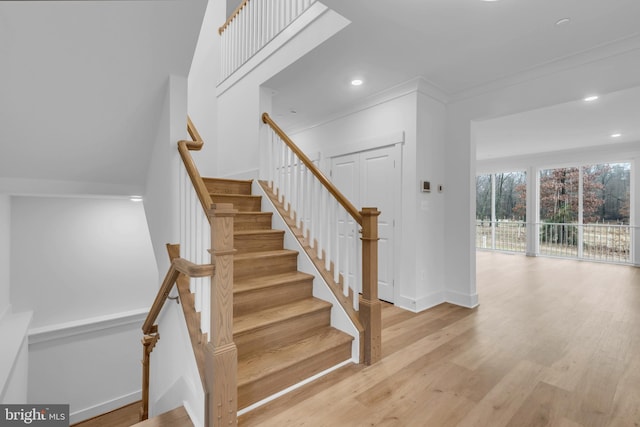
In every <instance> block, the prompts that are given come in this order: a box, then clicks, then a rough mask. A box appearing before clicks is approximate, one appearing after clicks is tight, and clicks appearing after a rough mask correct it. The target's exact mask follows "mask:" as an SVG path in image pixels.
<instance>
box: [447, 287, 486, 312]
mask: <svg viewBox="0 0 640 427" xmlns="http://www.w3.org/2000/svg"><path fill="white" fill-rule="evenodd" d="M445 301H446V302H448V303H451V304H455V305H459V306H461V307H466V308H476V307H477V306H478V305H479V302H478V294H477V293H475V294H462V293H460V292H455V291H445Z"/></svg>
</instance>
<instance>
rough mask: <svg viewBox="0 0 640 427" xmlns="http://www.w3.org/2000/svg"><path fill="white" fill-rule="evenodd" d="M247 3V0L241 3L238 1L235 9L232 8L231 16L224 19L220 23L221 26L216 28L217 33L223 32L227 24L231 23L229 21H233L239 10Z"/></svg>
mask: <svg viewBox="0 0 640 427" xmlns="http://www.w3.org/2000/svg"><path fill="white" fill-rule="evenodd" d="M247 3H249V0H244V1H243V2H242V3H240V6H238V7H236V10H234V11H233V13H232V14H231V16H229V17H228V18H227V20H226V21H225V23H224V24H222V27H220V28H218V34H222V33H224V30H226V29H227V27H228V26H229V24H231V21H233V20H234V19H235V18H236V16H238V14H239V13H240V11H241V10H242V9H243V8H244V7H245V6H246V5H247Z"/></svg>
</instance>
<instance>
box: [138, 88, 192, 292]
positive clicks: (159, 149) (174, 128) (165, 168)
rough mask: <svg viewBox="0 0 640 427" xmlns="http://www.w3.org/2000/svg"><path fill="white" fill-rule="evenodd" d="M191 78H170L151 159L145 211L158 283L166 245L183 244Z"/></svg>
mask: <svg viewBox="0 0 640 427" xmlns="http://www.w3.org/2000/svg"><path fill="white" fill-rule="evenodd" d="M186 126H187V79H186V78H184V77H178V76H170V77H169V79H168V81H167V87H166V94H165V99H164V104H163V108H162V114H161V119H160V124H159V126H158V131H157V134H156V141H155V143H154V146H153V151H152V153H151V157H150V159H149V169H148V171H149V172H148V174H147V182H146V190H145V195H144V209H145V213H146V216H147V222H148V224H149V232H150V234H151V242H152V244H153V251H154V254H155V258H156V264H157V268H158V283H157V285H159V283H160V281H161V280H162V279H163V278H164V275H165V274H166V273H167V271H168V269H169V264H170V262H169V256H168V255H167V249H166V246H165V245H166V244H167V243H170V244H174V243H179V242H180V234H179V229H180V228H179V221H180V203H179V201H180V199H179V194H178V184H179V175H178V166H179V162H181V161H182V160H181V159H180V155H179V154H178V141H179V140H181V139H189V134H188V133H187V128H186Z"/></svg>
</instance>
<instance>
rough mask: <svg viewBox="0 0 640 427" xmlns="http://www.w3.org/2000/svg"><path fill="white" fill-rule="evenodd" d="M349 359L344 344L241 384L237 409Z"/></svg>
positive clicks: (349, 356) (348, 353) (347, 350)
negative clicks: (282, 369)
mask: <svg viewBox="0 0 640 427" xmlns="http://www.w3.org/2000/svg"><path fill="white" fill-rule="evenodd" d="M350 358H351V343H346V344H343V345H340V346H338V347H334V348H331V349H329V350H327V351H325V352H324V353H320V354H319V355H315V356H313V357H311V358H309V359H307V360H304V361H301V362H299V363H297V364H296V365H294V366H292V367H289V368H287V369H286V370H285V371H282V372H274V373H272V374H270V375H268V376H265V377H263V378H260V379H259V380H257V381H253V382H251V383H248V384H242V385H240V386H239V387H238V409H242V408H246V407H247V406H249V405H251V404H253V403H256V402H258V401H260V400H262V399H264V398H266V397H269V396H271V395H272V394H274V393H277V392H279V391H280V390H283V389H285V388H287V387H290V386H292V385H294V384H297V383H299V382H300V381H302V380H303V379H305V378H308V377H309V376H312V375H315V374H317V373H319V372H322V371H324V370H326V369H329V368H331V367H332V366H335V365H337V364H339V363H341V362H344V361H345V360H348V359H350Z"/></svg>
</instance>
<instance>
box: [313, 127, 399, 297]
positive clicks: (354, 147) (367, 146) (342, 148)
mask: <svg viewBox="0 0 640 427" xmlns="http://www.w3.org/2000/svg"><path fill="white" fill-rule="evenodd" d="M404 143H405V133H404V131H397V132H392V133H389V134H386V135H383V136H379V137H375V138H368V139H363V140H359V141H356V142H353V143H351V142H344V143H341V144H338V145H336V146H333V147H328V148H327V149H326V150H323V151H322V152H321V153H320V165H321V169H322V170H323V171H324V172H325V173H326V174H327V175H328V176H329V177H331V166H332V164H333V159H334V158H335V157H341V156H346V155H350V154H359V153H363V152H365V151H372V150H376V149H379V148H386V147H392V148H393V149H394V151H395V153H394V155H395V158H396V160H397V162H398V164H397V165H396V168H395V169H394V170H395V171H396V172H395V173H394V177H393V180H394V187H395V188H398V191H396V192H395V193H394V197H393V203H394V206H395V209H394V218H393V219H394V227H393V240H394V241H393V279H392V280H393V304H394V305H396V303H397V301H399V299H400V286H397V283H396V279H397V277H398V274H397V271H398V270H397V266H398V265H400V263H399V260H400V257H401V254H402V245H400V240H401V239H400V237H401V236H402V220H401V218H402V191H401V189H402V176H403V168H404V164H403V156H402V155H403V151H404V150H403V145H404ZM357 208H358V209H362V206H357Z"/></svg>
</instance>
